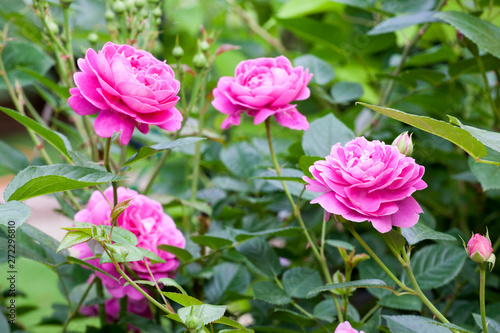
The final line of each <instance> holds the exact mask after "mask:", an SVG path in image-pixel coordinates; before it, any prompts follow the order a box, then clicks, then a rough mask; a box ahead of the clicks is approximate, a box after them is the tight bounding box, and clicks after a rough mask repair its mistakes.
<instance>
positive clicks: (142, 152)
mask: <svg viewBox="0 0 500 333" xmlns="http://www.w3.org/2000/svg"><path fill="white" fill-rule="evenodd" d="M201 140H205V138H199V137H186V138H180V139H177V140H174V141H168V142H162V143H157V144H155V145H152V146H150V147H147V146H144V147H142V148H141V149H139V152H137V153H135V154H134V155H133V156H132V157H130V158H129V159H128V161H127V162H125V164H124V166H127V165H130V164H132V163H134V162H137V161H139V160H142V159H144V158H146V157H149V156H152V155H155V154H158V153H159V152H161V151H165V150H167V149H172V148H176V147H180V146H184V145H190V144H193V143H195V142H198V141H201Z"/></svg>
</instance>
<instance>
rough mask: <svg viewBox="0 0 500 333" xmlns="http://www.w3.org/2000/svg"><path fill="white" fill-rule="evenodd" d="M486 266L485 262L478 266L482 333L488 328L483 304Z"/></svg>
mask: <svg viewBox="0 0 500 333" xmlns="http://www.w3.org/2000/svg"><path fill="white" fill-rule="evenodd" d="M486 266H487V263H486V262H484V263H482V264H479V306H480V309H481V322H482V324H483V333H488V326H487V324H486V304H485V303H486V302H485V285H486Z"/></svg>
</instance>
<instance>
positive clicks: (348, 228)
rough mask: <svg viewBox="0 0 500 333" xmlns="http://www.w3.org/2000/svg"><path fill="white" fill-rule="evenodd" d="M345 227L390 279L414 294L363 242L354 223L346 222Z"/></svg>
mask: <svg viewBox="0 0 500 333" xmlns="http://www.w3.org/2000/svg"><path fill="white" fill-rule="evenodd" d="M344 226H345V228H346V229H347V230H349V231H350V232H351V234H352V235H353V236H354V238H356V240H357V241H358V242H359V243H360V244H361V246H362V247H363V248H364V249H365V250H366V252H368V254H369V255H370V257H371V258H372V259H373V260H375V262H376V263H377V264H378V265H379V266H380V267H381V268H382V269H383V270H384V272H386V273H387V275H389V277H390V278H391V279H392V280H393V281H394V282H396V284H397V285H398V286H399V287H400V288H401V289H403V290H406V291H410V292H414V291H413V290H411V289H410V288H408V287H407V286H405V285H404V284H403V282H401V281H400V280H399V279H398V278H397V277H396V276H395V275H394V274H393V273H392V272H391V270H390V269H389V268H388V267H387V266H386V265H385V264H384V263H383V262H382V260H380V258H379V257H378V256H377V255H376V254H375V252H373V250H372V249H371V248H370V246H369V245H368V244H366V242H365V241H364V240H363V238H361V236H360V235H359V234H358V232H357V231H356V229H354V226H353V224H352V222H350V221H346V222H345V223H344Z"/></svg>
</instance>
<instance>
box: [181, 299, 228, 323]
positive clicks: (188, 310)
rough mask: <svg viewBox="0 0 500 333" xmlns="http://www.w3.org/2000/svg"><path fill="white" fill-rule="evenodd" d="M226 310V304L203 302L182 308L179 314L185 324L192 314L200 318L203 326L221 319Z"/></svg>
mask: <svg viewBox="0 0 500 333" xmlns="http://www.w3.org/2000/svg"><path fill="white" fill-rule="evenodd" d="M224 312H226V306H225V305H210V304H202V305H192V306H188V307H184V308H180V309H179V310H178V311H177V314H178V315H179V318H180V319H181V320H182V322H183V323H184V324H186V322H187V318H188V316H189V315H190V314H191V315H192V316H193V317H194V318H197V319H198V321H199V325H200V326H201V325H206V324H209V323H212V322H214V321H216V320H219V319H220V318H221V317H222V316H223V315H224Z"/></svg>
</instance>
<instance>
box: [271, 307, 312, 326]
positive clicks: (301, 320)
mask: <svg viewBox="0 0 500 333" xmlns="http://www.w3.org/2000/svg"><path fill="white" fill-rule="evenodd" d="M272 319H276V320H280V321H286V322H289V323H294V324H296V325H299V326H315V325H316V322H315V321H314V320H313V319H311V318H309V317H306V316H303V315H301V314H299V313H297V312H294V311H290V310H287V309H276V310H274V313H273V314H272Z"/></svg>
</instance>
